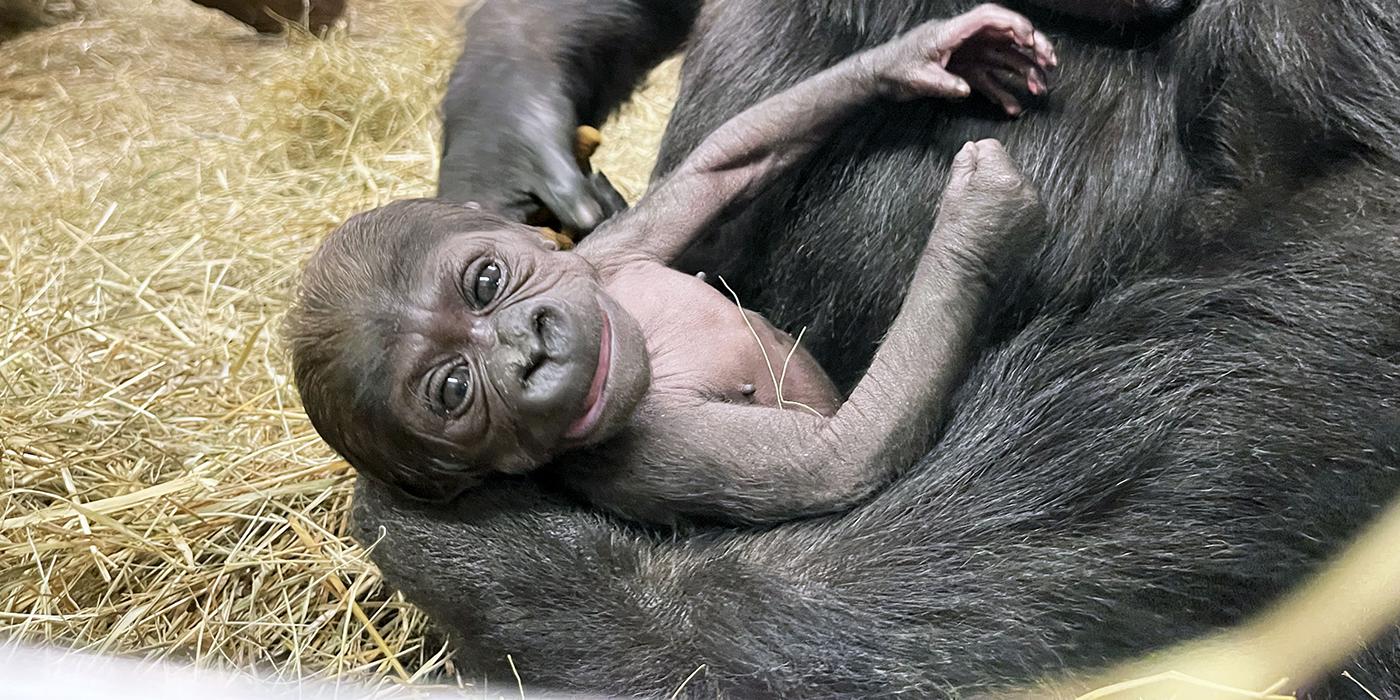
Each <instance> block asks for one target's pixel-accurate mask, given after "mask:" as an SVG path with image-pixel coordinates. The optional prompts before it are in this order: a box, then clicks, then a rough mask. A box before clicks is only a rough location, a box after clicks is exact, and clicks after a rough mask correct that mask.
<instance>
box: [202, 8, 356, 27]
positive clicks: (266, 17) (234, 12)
mask: <svg viewBox="0 0 1400 700" xmlns="http://www.w3.org/2000/svg"><path fill="white" fill-rule="evenodd" d="M194 2H195V3H197V4H200V5H203V6H205V7H209V8H213V9H215V10H218V11H220V12H223V13H224V14H226V15H228V16H230V17H232V18H234V19H236V20H238V21H240V22H242V23H244V24H246V25H248V26H250V27H252V28H254V29H256V30H258V31H259V32H261V33H263V34H276V33H278V32H281V31H282V25H283V20H287V21H290V22H298V23H299V22H302V21H305V22H306V26H307V28H308V29H310V30H311V31H312V32H314V33H316V34H320V33H322V32H324V31H326V29H327V28H329V27H330V26H331V24H332V23H334V22H335V21H336V20H337V19H339V18H340V16H341V15H343V14H345V0H305V2H303V0H194ZM279 18H281V19H279Z"/></svg>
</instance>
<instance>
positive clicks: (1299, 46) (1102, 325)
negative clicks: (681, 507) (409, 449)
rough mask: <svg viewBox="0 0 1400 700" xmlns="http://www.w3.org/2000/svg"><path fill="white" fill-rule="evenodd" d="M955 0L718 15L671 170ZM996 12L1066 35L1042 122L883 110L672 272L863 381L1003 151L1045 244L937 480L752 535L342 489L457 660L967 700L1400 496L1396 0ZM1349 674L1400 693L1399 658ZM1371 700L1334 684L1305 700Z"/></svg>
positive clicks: (1291, 554)
mask: <svg viewBox="0 0 1400 700" xmlns="http://www.w3.org/2000/svg"><path fill="white" fill-rule="evenodd" d="M548 4H550V5H553V4H556V3H548ZM590 4H595V5H596V4H604V5H606V4H608V3H606V2H598V1H597V0H590ZM615 4H618V3H615ZM644 5H645V4H644V3H626V7H627V8H629V10H630V11H633V12H638V13H642V14H645V12H646V8H645V6H644ZM618 6H621V4H618ZM966 6H967V5H966V4H964V3H957V2H951V1H950V0H925V1H924V2H907V3H906V2H900V3H895V2H890V3H862V2H854V1H853V0H811V1H810V2H803V3H792V2H788V1H787V0H728V1H727V2H723V3H716V4H715V5H713V6H712V7H710V8H708V9H707V11H706V13H704V14H702V16H701V18H700V19H699V24H698V28H697V33H696V35H695V36H694V38H693V39H692V50H691V52H690V54H689V55H688V57H687V63H686V66H685V72H684V82H683V86H682V95H681V98H680V101H679V103H678V105H677V108H676V111H675V113H674V115H673V117H672V121H671V125H670V128H669V130H668V135H667V139H666V142H665V143H664V145H663V153H662V158H661V163H660V166H659V168H660V169H661V170H663V171H664V170H665V169H667V168H669V167H672V166H674V164H676V163H677V162H678V161H679V159H680V157H681V156H682V155H683V154H684V153H686V152H687V151H688V150H689V149H690V148H691V147H693V146H694V145H695V144H696V143H698V141H699V139H700V138H702V137H703V135H704V134H705V133H707V132H708V131H709V130H710V129H712V128H714V127H715V126H717V125H718V124H719V123H720V122H721V121H722V120H724V119H725V118H727V117H729V116H732V115H733V114H734V113H736V112H737V111H738V110H739V109H741V108H742V107H743V106H745V105H747V104H751V103H752V102H753V101H755V100H757V99H758V98H760V97H762V96H765V95H767V94H771V93H772V92H774V91H776V90H778V89H780V88H782V87H784V86H786V85H789V84H791V83H792V82H794V81H796V80H798V79H800V78H801V77H804V76H806V75H809V74H810V73H812V72H813V71H815V70H817V69H819V68H821V67H823V66H825V65H828V64H830V63H832V62H833V61H835V60H836V59H838V58H839V57H841V56H843V55H846V54H848V53H850V52H852V51H854V50H856V49H859V48H861V47H864V46H869V45H871V44H874V43H876V42H879V41H882V40H884V39H887V38H889V37H891V36H893V35H894V34H896V33H897V32H899V31H900V30H902V29H904V28H907V27H909V26H911V25H912V24H913V23H915V22H916V21H918V20H921V19H925V18H929V17H935V16H949V15H952V14H955V13H956V12H957V11H960V10H961V9H964V8H965V7H966ZM1013 7H1014V8H1015V9H1026V10H1027V12H1028V14H1031V15H1032V18H1033V19H1035V20H1036V21H1037V23H1038V24H1039V25H1040V26H1041V27H1042V28H1043V29H1046V30H1047V32H1048V33H1050V34H1051V35H1052V36H1053V37H1054V38H1055V40H1056V42H1057V45H1056V46H1057V49H1058V52H1059V55H1060V59H1061V61H1060V63H1061V66H1062V70H1061V72H1060V75H1059V76H1058V78H1057V80H1056V82H1055V83H1054V87H1053V94H1052V97H1051V99H1050V101H1049V103H1048V104H1047V105H1044V106H1042V107H1041V108H1039V109H1034V110H1031V111H1029V112H1028V113H1027V114H1026V115H1025V116H1024V117H1022V118H1021V119H1019V120H1016V121H1004V120H1000V119H997V118H996V117H995V116H993V112H992V110H991V109H990V107H988V108H987V109H985V110H981V109H978V108H977V106H976V105H969V106H966V107H960V108H954V109H941V108H938V107H936V106H931V105H929V104H912V105H901V106H877V107H873V108H872V109H871V110H870V112H869V114H868V115H866V116H863V117H862V118H861V119H860V120H858V121H856V122H853V123H852V124H851V125H850V126H849V127H848V128H847V129H846V130H845V131H844V132H843V133H842V134H840V136H839V137H838V138H836V139H834V140H833V141H832V143H830V144H829V145H828V146H827V147H826V148H824V149H823V150H822V151H821V152H820V153H818V154H817V155H816V157H814V158H813V159H812V160H811V161H810V162H809V163H807V164H806V166H805V167H804V168H803V169H802V170H801V171H800V172H796V173H793V174H792V175H791V176H790V177H788V178H786V179H785V181H784V183H783V184H782V185H781V186H778V187H775V188H774V189H773V190H772V191H770V192H769V193H768V195H767V196H766V197H765V198H764V199H763V200H762V201H761V202H760V203H759V205H758V206H757V207H756V208H755V209H754V210H753V211H752V212H750V213H749V214H748V215H747V216H746V217H744V220H743V221H740V222H736V224H735V226H736V228H737V227H738V226H744V227H747V228H746V229H745V230H747V231H748V232H750V233H752V232H758V233H757V234H756V238H754V239H751V240H750V242H749V243H748V244H747V247H745V248H744V249H743V250H742V251H741V255H739V256H738V257H737V258H735V259H726V258H724V257H723V256H722V254H716V250H715V249H713V248H712V249H710V250H697V251H695V255H694V256H693V257H692V261H691V265H693V266H702V265H703V266H704V267H705V269H706V270H707V271H710V272H712V273H714V272H718V273H721V274H724V276H725V277H726V279H728V280H729V281H730V282H731V283H735V282H737V283H738V291H739V294H740V296H741V297H742V298H744V299H745V300H746V302H747V303H749V304H751V305H753V306H754V307H756V308H758V309H760V310H762V311H763V312H765V313H766V314H767V315H768V317H769V318H770V319H772V320H773V321H774V322H775V323H776V324H777V325H779V326H780V327H786V328H788V329H791V330H796V329H797V328H799V327H802V326H807V327H808V331H807V334H806V336H805V341H804V342H808V343H810V347H811V348H812V349H813V351H814V352H815V354H816V356H817V358H818V359H819V360H821V361H822V362H823V364H824V365H825V366H826V367H827V368H828V369H829V370H830V371H831V372H832V374H833V376H834V377H836V378H837V379H838V381H839V382H840V383H842V384H843V385H844V386H847V387H849V386H850V384H851V382H852V381H853V380H854V379H855V378H857V377H858V376H859V374H860V372H861V371H862V370H863V369H864V366H865V364H866V363H867V362H868V360H869V357H870V355H871V353H872V351H873V349H874V348H875V346H876V343H877V341H878V339H879V337H880V334H881V332H882V330H883V328H884V326H885V325H886V324H887V323H888V322H889V320H890V319H891V318H892V316H893V314H894V312H895V310H896V309H897V308H898V304H899V301H900V299H901V295H902V292H903V288H904V286H905V285H906V284H907V282H908V280H909V278H910V276H911V274H912V266H913V264H914V261H915V260H916V259H917V255H916V254H917V252H918V251H919V250H920V249H921V248H922V246H923V241H924V238H925V236H926V235H927V233H928V231H929V229H930V224H931V222H932V220H933V216H934V213H935V212H934V207H935V205H936V202H937V200H938V196H937V195H938V192H939V191H940V190H941V188H942V186H943V184H944V178H945V177H946V169H947V162H948V160H949V158H950V157H951V155H952V153H953V152H954V151H955V150H956V149H957V148H958V147H959V146H960V145H961V144H962V143H963V142H964V141H966V140H968V139H971V138H976V137H994V138H998V139H1001V140H1002V141H1003V142H1004V143H1005V144H1006V145H1007V150H1008V151H1009V152H1010V153H1011V155H1012V156H1013V157H1014V158H1016V159H1017V160H1018V161H1019V163H1020V164H1021V166H1022V167H1023V168H1024V170H1025V172H1026V173H1027V175H1028V176H1029V177H1030V179H1031V180H1032V181H1034V182H1035V183H1036V184H1037V185H1038V186H1039V187H1040V189H1041V191H1042V193H1043V196H1044V197H1045V201H1046V204H1047V208H1048V210H1049V212H1050V215H1051V218H1052V233H1051V235H1050V237H1049V238H1048V239H1047V240H1046V244H1045V247H1044V249H1043V250H1042V251H1041V253H1040V256H1039V258H1038V260H1036V261H1035V263H1034V265H1033V266H1032V267H1030V268H1028V269H1027V270H1026V272H1025V274H1024V275H1023V277H1022V279H1021V281H1020V283H1018V284H1015V285H1012V286H1010V287H1008V288H1007V289H1006V290H1004V293H1003V308H1004V310H1005V313H1004V314H1003V317H1002V318H1003V319H1004V322H1003V325H1002V327H1001V329H1000V330H999V332H998V333H997V334H996V335H995V336H994V337H992V338H990V339H989V341H988V345H987V347H986V349H985V354H984V356H983V358H982V360H981V361H980V362H979V364H977V366H976V367H975V368H974V370H973V372H972V374H971V376H970V377H969V379H968V381H967V383H966V385H965V386H964V387H963V389H962V390H961V392H960V395H959V399H958V400H957V402H956V403H955V405H954V407H953V412H952V415H951V419H950V422H949V424H948V426H947V428H946V431H945V433H944V435H943V436H942V438H941V440H940V441H939V443H938V444H937V446H936V447H935V448H934V449H933V451H932V452H931V453H930V454H929V455H928V456H927V458H926V459H924V460H923V461H922V462H921V463H920V464H919V465H917V466H916V467H915V468H914V469H913V470H912V471H911V472H910V473H909V474H908V475H907V476H906V477H905V478H903V479H902V480H901V481H900V482H899V483H897V484H896V485H894V486H893V487H892V488H890V489H889V490H888V491H887V492H885V493H883V494H881V495H880V496H879V497H877V498H876V499H875V500H874V501H872V502H870V503H868V504H866V505H864V506H862V507H860V508H858V509H856V510H855V511H853V512H851V513H849V514H847V515H845V516H842V517H834V518H826V519H820V520H811V521H805V522H797V523H791V524H788V525H784V526H781V527H778V528H774V529H771V530H767V531H762V532H753V531H707V532H701V533H692V534H688V535H681V536H678V535H669V534H666V535H662V534H653V533H648V532H644V531H641V530H638V529H635V528H633V527H631V526H628V525H626V524H623V523H618V522H615V521H612V520H609V519H607V518H604V517H602V516H600V515H597V514H593V513H587V512H582V511H580V510H578V509H577V508H575V507H573V506H571V505H569V504H566V503H562V502H559V501H557V500H555V499H554V498H553V497H552V496H548V495H544V494H541V493H540V492H539V491H538V490H537V489H536V488H535V487H533V486H532V485H530V484H528V483H512V484H504V485H501V486H499V487H497V488H495V489H494V490H487V491H484V492H482V493H478V494H476V495H473V496H471V497H469V498H468V499H467V500H465V501H463V502H460V503H458V504H457V505H456V506H454V507H452V508H443V509H431V508H426V507H419V506H416V505H414V504H411V503H408V502H405V501H402V500H399V499H398V498H397V497H395V496H393V495H391V494H388V493H385V492H383V491H382V490H381V489H379V488H378V487H377V486H375V485H374V484H373V483H370V482H364V483H362V484H361V489H360V492H359V494H358V497H357V500H356V505H357V510H356V521H357V523H358V525H359V526H360V528H361V529H362V531H361V535H360V536H361V538H362V539H363V540H365V541H367V542H370V541H376V540H379V542H378V544H377V546H376V547H375V549H374V552H373V557H374V559H375V561H376V562H377V563H378V564H379V565H380V567H381V568H382V569H383V571H384V573H385V574H386V576H387V577H388V578H389V580H390V581H392V582H394V583H395V584H396V585H397V586H399V587H400V588H402V589H403V590H404V592H405V593H406V594H407V595H408V596H409V598H410V599H411V600H413V601H414V602H416V603H418V604H419V605H422V606H423V607H424V608H425V609H426V610H428V612H429V613H430V614H432V615H433V616H434V618H435V619H437V620H438V621H439V622H440V623H442V624H443V625H444V626H445V627H447V628H448V629H449V630H451V631H452V632H453V634H454V636H455V637H456V638H457V639H458V640H459V642H460V649H461V652H460V654H459V658H460V659H461V660H462V662H463V663H464V664H465V665H466V666H467V667H469V668H471V669H473V670H477V671H480V672H483V673H493V674H494V673H502V672H503V670H504V669H503V663H504V657H505V654H507V653H509V654H512V655H513V659H514V661H515V663H516V664H517V666H519V667H520V668H521V672H522V675H523V676H524V677H525V678H526V679H529V680H531V681H533V682H535V683H538V684H540V685H543V686H548V687H560V688H574V689H584V690H601V691H610V692H624V693H638V694H645V695H658V694H669V693H670V692H671V691H673V690H674V689H675V688H676V687H678V686H679V685H680V684H681V682H682V681H683V680H684V679H685V678H686V677H687V676H688V675H689V674H691V672H692V671H694V670H695V669H696V668H697V667H699V666H700V665H702V664H703V665H705V667H706V670H705V671H703V672H701V673H699V674H697V675H696V677H695V678H694V679H692V680H690V682H689V684H688V685H687V689H688V691H691V692H694V693H695V694H698V695H701V696H706V697H711V696H713V695H714V694H715V693H724V694H728V695H732V696H736V697H755V696H787V697H833V696H842V695H854V696H867V695H898V694H902V695H906V696H908V697H929V696H938V695H945V694H953V693H957V692H962V693H972V692H976V691H978V690H985V689H989V688H995V687H998V686H1002V685H1005V684H1008V683H1014V682H1017V681H1021V680H1025V679H1029V678H1034V677H1037V676H1041V675H1045V674H1052V673H1055V672H1057V671H1060V670H1063V669H1066V668H1082V667H1088V666H1098V665H1103V664H1107V663H1110V662H1113V661H1115V660H1119V659H1123V658H1125V657H1127V656H1130V655H1135V654H1138V653H1141V652H1144V651H1146V650H1148V649H1152V648H1155V647H1158V646H1161V645H1164V644H1168V643H1171V642H1174V641H1178V640H1181V639H1184V638H1187V637H1190V636H1194V635H1198V634H1202V633H1206V632H1209V631H1212V630H1215V629H1218V628H1219V627H1220V626H1223V625H1228V624H1231V623H1234V622H1237V621H1239V620H1240V619H1242V617H1244V616H1246V615H1248V614H1250V613H1252V612H1255V611H1257V610H1259V609H1260V607H1261V606H1262V605H1264V604H1265V603H1267V602H1268V601H1269V600H1270V599H1272V598H1273V597H1274V596H1276V595H1277V594H1278V593H1280V592H1281V591H1283V590H1285V589H1286V588H1287V587H1288V586H1290V585H1292V584H1293V583H1295V582H1297V581H1298V580H1299V578H1300V577H1301V576H1303V575H1305V574H1307V573H1309V572H1311V571H1313V570H1315V569H1316V568H1317V567H1318V566H1319V565H1320V564H1321V563H1322V562H1323V561H1324V560H1325V558H1326V557H1327V556H1328V555H1330V554H1331V553H1333V552H1335V551H1336V550H1337V548H1338V547H1339V546H1340V545H1341V544H1342V543H1343V542H1344V541H1345V540H1346V538H1347V537H1349V536H1350V535H1352V534H1354V533H1355V532H1356V530H1357V528H1358V527H1360V526H1361V525H1363V524H1365V523H1366V522H1367V521H1368V520H1369V519H1370V518H1371V517H1372V516H1373V515H1374V514H1375V513H1376V511H1377V510H1378V509H1379V508H1381V507H1382V506H1383V505H1384V504H1386V503H1387V502H1388V501H1389V500H1390V499H1391V498H1392V497H1393V496H1394V495H1395V494H1396V491H1397V486H1400V292H1397V289H1400V287H1397V283H1396V280H1397V279H1400V225H1397V222H1400V205H1397V202H1400V144H1397V139H1400V16H1397V15H1396V13H1395V12H1394V11H1393V10H1394V8H1393V7H1392V5H1391V2H1390V0H1332V1H1325V0H1279V1H1278V2H1254V3H1250V2H1244V0H1201V1H1200V2H1199V3H1197V5H1196V6H1195V7H1194V8H1190V11H1189V14H1186V15H1185V16H1184V17H1183V18H1182V19H1181V20H1180V21H1179V22H1178V23H1176V24H1175V25H1171V26H1168V27H1166V28H1160V27H1158V28H1154V29H1153V30H1151V32H1150V33H1149V32H1144V33H1134V32H1132V31H1117V30H1110V29H1108V28H1098V27H1095V25H1091V24H1087V23H1085V22H1082V21H1078V20H1073V19H1070V18H1063V17H1056V16H1051V15H1048V14H1043V13H1042V14H1034V12H1033V11H1032V10H1031V9H1028V8H1022V7H1019V6H1016V5H1013ZM595 75H596V74H595ZM617 86H618V83H614V84H613V85H611V86H609V89H612V90H617ZM605 93H606V90H600V91H599V92H598V93H594V94H605ZM724 238H725V236H724V233H721V234H719V240H720V241H721V242H723V241H724ZM725 248H726V247H725V246H720V253H722V252H723V251H724V250H725ZM381 537H382V540H380V538H381ZM1350 670H1351V671H1352V673H1353V675H1355V676H1357V677H1358V678H1359V679H1360V680H1361V681H1362V682H1363V683H1365V684H1366V685H1367V686H1368V687H1369V688H1370V689H1371V690H1373V691H1375V692H1376V693H1377V694H1378V695H1380V696H1381V697H1397V696H1400V642H1397V638H1396V637H1392V638H1391V639H1388V640H1385V641H1383V642H1381V643H1378V644H1376V645H1374V646H1373V647H1372V649H1371V650H1370V651H1368V652H1367V653H1366V654H1364V655H1362V656H1361V657H1360V658H1358V659H1357V660H1355V662H1354V663H1353V664H1352V665H1351V666H1350ZM504 673H508V671H504ZM504 677H506V678H509V676H508V675H507V676H504ZM1359 694H1360V691H1359V689H1358V688H1357V687H1356V686H1355V685H1354V684H1352V683H1351V682H1350V681H1346V680H1342V679H1335V678H1334V679H1331V680H1324V681H1321V682H1320V683H1319V684H1318V685H1317V686H1316V687H1315V688H1313V689H1312V690H1311V691H1310V693H1309V694H1308V695H1307V696H1308V697H1313V698H1329V697H1354V696H1358V695H1359Z"/></svg>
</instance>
